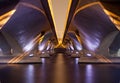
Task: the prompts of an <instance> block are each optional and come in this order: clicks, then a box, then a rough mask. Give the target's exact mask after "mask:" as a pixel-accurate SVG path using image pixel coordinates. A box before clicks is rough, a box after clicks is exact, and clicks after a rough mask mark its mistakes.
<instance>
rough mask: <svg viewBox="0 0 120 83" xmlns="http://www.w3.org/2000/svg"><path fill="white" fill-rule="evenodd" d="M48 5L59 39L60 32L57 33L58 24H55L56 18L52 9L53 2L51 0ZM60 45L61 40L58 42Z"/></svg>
mask: <svg viewBox="0 0 120 83" xmlns="http://www.w3.org/2000/svg"><path fill="white" fill-rule="evenodd" d="M48 5H49V8H50V13H51V16H52V20H53V23H54V27H55V31H56V34H57V39H58V31H57V29H56V28H57V27H56V23H55V18H54V14H53V9H52V2H51V0H48ZM58 43H59V40H58Z"/></svg>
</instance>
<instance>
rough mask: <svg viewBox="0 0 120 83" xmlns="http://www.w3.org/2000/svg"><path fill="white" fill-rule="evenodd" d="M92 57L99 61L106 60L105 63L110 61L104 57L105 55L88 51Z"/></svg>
mask: <svg viewBox="0 0 120 83" xmlns="http://www.w3.org/2000/svg"><path fill="white" fill-rule="evenodd" d="M90 53H91V54H92V55H93V56H94V57H96V58H97V59H98V60H99V61H101V62H106V63H108V62H109V63H112V61H111V60H110V59H108V58H106V57H105V56H103V55H96V54H95V53H94V52H90Z"/></svg>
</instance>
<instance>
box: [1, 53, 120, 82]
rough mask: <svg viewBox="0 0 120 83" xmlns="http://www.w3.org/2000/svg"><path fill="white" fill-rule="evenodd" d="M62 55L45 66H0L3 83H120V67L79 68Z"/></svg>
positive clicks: (79, 65) (47, 59)
mask: <svg viewBox="0 0 120 83" xmlns="http://www.w3.org/2000/svg"><path fill="white" fill-rule="evenodd" d="M77 61H78V59H77V58H76V59H75V58H71V57H70V56H66V55H63V54H62V53H58V54H57V55H55V56H52V57H51V58H46V59H45V58H42V62H43V64H0V83H120V64H77Z"/></svg>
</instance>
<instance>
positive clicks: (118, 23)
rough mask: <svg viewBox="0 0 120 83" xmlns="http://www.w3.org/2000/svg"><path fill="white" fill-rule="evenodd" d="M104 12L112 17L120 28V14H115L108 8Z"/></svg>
mask: <svg viewBox="0 0 120 83" xmlns="http://www.w3.org/2000/svg"><path fill="white" fill-rule="evenodd" d="M104 12H105V13H106V14H107V15H108V16H109V17H110V20H111V21H112V22H113V23H114V24H115V26H116V27H117V28H118V29H119V30H120V21H119V20H120V16H118V15H116V14H114V13H112V12H110V11H108V10H106V9H104ZM113 17H115V18H117V19H118V20H117V19H115V18H113Z"/></svg>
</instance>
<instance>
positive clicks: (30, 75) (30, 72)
mask: <svg viewBox="0 0 120 83" xmlns="http://www.w3.org/2000/svg"><path fill="white" fill-rule="evenodd" d="M34 72H35V69H34V65H28V67H27V70H26V74H25V75H26V80H25V81H26V83H35V82H34Z"/></svg>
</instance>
